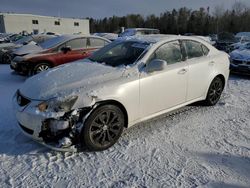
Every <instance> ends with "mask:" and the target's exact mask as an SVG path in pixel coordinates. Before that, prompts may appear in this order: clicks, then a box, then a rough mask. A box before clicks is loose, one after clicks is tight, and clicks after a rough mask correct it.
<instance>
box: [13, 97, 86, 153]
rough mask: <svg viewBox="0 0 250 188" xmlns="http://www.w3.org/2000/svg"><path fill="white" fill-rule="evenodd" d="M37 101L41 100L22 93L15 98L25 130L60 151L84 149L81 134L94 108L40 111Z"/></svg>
mask: <svg viewBox="0 0 250 188" xmlns="http://www.w3.org/2000/svg"><path fill="white" fill-rule="evenodd" d="M20 98H21V99H20ZM25 100H26V101H25ZM26 103H27V104H26ZM37 103H39V101H31V100H29V99H27V98H25V97H23V96H22V95H21V94H19V93H18V92H17V94H16V95H15V96H14V97H13V105H14V110H15V115H16V117H17V120H18V124H19V128H20V129H21V130H22V132H23V133H24V134H25V135H26V136H28V137H30V138H32V139H33V140H35V141H37V142H38V143H40V144H42V145H44V146H46V147H48V148H50V149H53V150H56V151H69V152H77V151H80V150H83V149H84V148H83V146H82V144H81V142H80V135H81V130H82V127H83V120H84V118H86V116H87V115H88V114H89V113H90V111H91V108H90V107H87V108H83V109H77V110H72V111H70V112H67V113H64V112H58V113H39V112H38V111H37V108H36V105H37Z"/></svg>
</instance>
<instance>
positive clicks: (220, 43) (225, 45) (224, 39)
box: [215, 32, 237, 53]
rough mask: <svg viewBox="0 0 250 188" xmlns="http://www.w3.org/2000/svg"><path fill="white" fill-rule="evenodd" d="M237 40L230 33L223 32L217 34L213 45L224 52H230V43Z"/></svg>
mask: <svg viewBox="0 0 250 188" xmlns="http://www.w3.org/2000/svg"><path fill="white" fill-rule="evenodd" d="M236 42H237V40H236V38H235V36H234V34H232V33H228V32H223V33H219V34H218V40H217V41H216V44H215V47H216V48H217V49H218V50H222V51H224V52H227V53H229V52H231V51H232V50H233V49H232V44H234V43H236Z"/></svg>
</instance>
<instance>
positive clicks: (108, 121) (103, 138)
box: [80, 105, 125, 151]
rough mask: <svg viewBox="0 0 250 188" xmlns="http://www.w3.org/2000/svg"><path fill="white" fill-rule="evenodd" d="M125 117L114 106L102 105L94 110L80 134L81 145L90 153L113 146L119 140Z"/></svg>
mask: <svg viewBox="0 0 250 188" xmlns="http://www.w3.org/2000/svg"><path fill="white" fill-rule="evenodd" d="M124 125H125V116H124V113H123V112H122V110H121V109H120V108H118V107H117V106H115V105H103V106H100V107H98V108H97V109H95V110H94V111H93V112H92V113H91V114H90V116H89V117H88V119H87V120H86V122H85V123H84V127H83V130H82V132H81V138H80V141H81V144H82V146H83V147H85V148H87V149H88V150H90V151H102V150H106V149H108V148H109V147H111V146H113V145H114V144H115V143H116V142H117V140H118V139H119V138H120V136H121V134H122V132H123V128H124Z"/></svg>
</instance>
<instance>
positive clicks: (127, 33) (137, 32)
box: [119, 28, 160, 37]
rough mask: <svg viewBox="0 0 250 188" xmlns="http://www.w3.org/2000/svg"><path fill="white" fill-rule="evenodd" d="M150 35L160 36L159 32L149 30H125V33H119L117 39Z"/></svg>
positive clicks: (157, 30)
mask: <svg viewBox="0 0 250 188" xmlns="http://www.w3.org/2000/svg"><path fill="white" fill-rule="evenodd" d="M151 34H160V30H159V29H151V28H129V29H125V31H124V32H123V33H121V34H120V35H119V37H129V36H135V35H151Z"/></svg>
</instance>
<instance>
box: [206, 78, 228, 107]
mask: <svg viewBox="0 0 250 188" xmlns="http://www.w3.org/2000/svg"><path fill="white" fill-rule="evenodd" d="M223 87H224V84H223V81H222V80H221V78H220V77H216V78H215V79H214V80H213V81H212V83H211V84H210V87H209V89H208V93H207V98H206V100H205V104H206V105H208V106H213V105H215V104H216V103H217V102H218V101H219V100H220V97H221V94H222V91H223Z"/></svg>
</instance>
